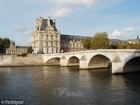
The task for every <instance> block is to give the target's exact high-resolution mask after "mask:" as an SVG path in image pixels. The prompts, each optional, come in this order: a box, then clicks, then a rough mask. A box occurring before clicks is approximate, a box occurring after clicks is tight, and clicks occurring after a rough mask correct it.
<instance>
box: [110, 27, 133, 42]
mask: <svg viewBox="0 0 140 105" xmlns="http://www.w3.org/2000/svg"><path fill="white" fill-rule="evenodd" d="M135 34H136V33H135V32H134V28H133V27H128V28H126V29H124V30H122V31H119V30H115V31H114V32H113V33H112V34H110V35H109V37H110V38H115V39H129V38H131V37H132V36H134V35H135Z"/></svg>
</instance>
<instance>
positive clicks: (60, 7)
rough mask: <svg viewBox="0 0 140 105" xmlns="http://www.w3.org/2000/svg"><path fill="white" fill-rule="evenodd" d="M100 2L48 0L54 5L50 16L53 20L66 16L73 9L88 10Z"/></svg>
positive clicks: (95, 0) (93, 0) (89, 0)
mask: <svg viewBox="0 0 140 105" xmlns="http://www.w3.org/2000/svg"><path fill="white" fill-rule="evenodd" d="M99 1H100V0H50V2H51V3H52V4H54V5H55V9H53V11H51V13H50V16H53V17H55V18H58V17H65V16H68V15H69V14H70V13H71V12H72V11H73V10H74V9H75V8H77V7H82V8H89V7H92V6H94V5H96V4H97V3H98V2H99Z"/></svg>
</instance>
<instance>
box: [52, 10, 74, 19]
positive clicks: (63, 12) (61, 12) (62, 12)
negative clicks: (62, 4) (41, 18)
mask: <svg viewBox="0 0 140 105" xmlns="http://www.w3.org/2000/svg"><path fill="white" fill-rule="evenodd" d="M71 11H72V10H71V9H68V8H61V9H59V10H57V11H55V12H53V13H51V14H50V16H51V17H58V18H59V17H65V16H68V15H69V13H70V12H71Z"/></svg>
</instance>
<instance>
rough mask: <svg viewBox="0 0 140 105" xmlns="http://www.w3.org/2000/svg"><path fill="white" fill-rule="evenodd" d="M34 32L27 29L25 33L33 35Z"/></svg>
mask: <svg viewBox="0 0 140 105" xmlns="http://www.w3.org/2000/svg"><path fill="white" fill-rule="evenodd" d="M32 33H33V32H32V31H25V32H24V34H25V35H32Z"/></svg>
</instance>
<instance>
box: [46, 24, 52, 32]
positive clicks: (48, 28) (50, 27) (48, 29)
mask: <svg viewBox="0 0 140 105" xmlns="http://www.w3.org/2000/svg"><path fill="white" fill-rule="evenodd" d="M46 31H54V28H53V27H52V26H51V25H49V26H47V27H46Z"/></svg>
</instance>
